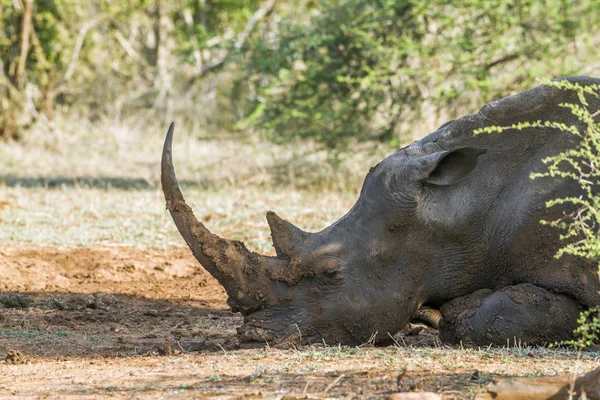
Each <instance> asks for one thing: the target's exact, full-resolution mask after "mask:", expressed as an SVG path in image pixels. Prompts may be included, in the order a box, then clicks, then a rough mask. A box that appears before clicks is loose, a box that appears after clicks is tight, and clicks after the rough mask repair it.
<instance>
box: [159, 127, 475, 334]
mask: <svg viewBox="0 0 600 400" xmlns="http://www.w3.org/2000/svg"><path fill="white" fill-rule="evenodd" d="M172 139H173V124H171V127H170V128H169V131H168V134H167V137H166V140H165V145H164V149H163V155H162V178H161V179H162V189H163V191H164V194H165V198H166V202H167V208H168V210H169V211H170V213H171V216H172V217H173V220H174V221H175V224H176V225H177V228H178V230H179V232H180V233H181V235H182V236H183V238H184V239H185V240H186V242H187V244H188V245H189V247H190V249H191V250H192V252H193V254H194V256H195V257H196V258H197V260H198V261H199V262H200V264H202V266H203V267H204V268H205V269H206V270H207V271H208V272H209V273H210V274H211V275H213V276H214V277H215V278H216V279H217V280H218V281H219V283H220V284H221V285H223V287H224V288H225V290H226V291H227V294H228V296H229V299H228V302H227V303H228V305H229V306H230V307H231V308H232V310H234V311H239V312H241V313H242V314H243V316H244V325H243V326H242V327H240V328H239V329H238V334H239V336H240V340H241V341H242V342H268V343H269V344H274V345H277V344H290V343H315V342H323V341H325V342H326V343H328V344H334V343H343V344H348V345H356V344H361V343H365V342H367V341H369V340H373V339H375V340H376V341H382V340H386V339H389V336H388V334H392V335H393V334H394V333H396V332H397V331H398V330H399V329H401V328H402V327H403V326H404V325H405V324H406V323H407V322H408V321H409V319H410V317H411V316H412V315H413V313H414V312H415V311H416V310H417V309H418V307H420V306H421V305H422V304H423V303H424V302H425V301H429V300H431V299H435V297H436V293H435V288H431V287H430V279H427V277H428V276H429V277H430V276H431V275H432V274H435V273H436V272H435V271H431V268H432V267H431V266H432V265H433V264H435V263H432V257H435V254H436V251H437V250H441V248H440V249H438V248H437V247H436V246H443V245H444V238H445V237H448V236H449V235H454V234H455V233H454V232H452V231H451V226H452V223H451V222H452V218H453V216H452V215H446V214H445V212H444V210H447V208H446V207H444V206H443V205H442V206H441V207H434V206H432V205H433V204H432V202H431V201H429V202H427V201H424V199H427V198H428V196H431V194H432V192H434V191H436V190H448V188H452V187H454V186H458V185H457V184H458V182H459V181H461V180H463V178H465V177H467V176H468V175H469V174H470V172H471V171H472V170H473V169H474V168H475V167H476V166H477V162H478V157H479V156H480V155H481V154H482V153H483V151H482V150H478V149H475V148H470V147H464V148H458V149H454V150H451V151H448V150H444V149H442V148H429V149H428V150H427V151H422V154H421V153H419V152H420V151H421V150H418V149H417V150H416V152H417V153H416V154H410V157H408V155H407V151H410V149H405V150H401V151H399V152H397V153H395V154H393V155H391V156H389V157H387V158H386V159H384V160H383V161H382V162H380V163H379V164H378V165H377V166H375V167H374V168H371V171H370V172H369V173H368V175H367V176H366V178H365V181H364V184H363V187H362V190H361V193H360V196H359V198H358V200H357V202H356V204H355V205H354V206H353V207H352V209H351V210H350V211H349V212H348V213H347V214H346V215H344V216H343V217H342V218H341V219H339V220H338V221H337V222H335V223H334V224H333V225H331V226H329V227H327V228H326V229H324V230H322V231H321V232H316V233H309V232H305V231H303V230H301V229H299V228H297V227H295V226H294V225H292V224H291V223H289V222H287V221H285V220H283V219H281V218H280V217H278V216H277V215H276V214H275V213H273V212H268V213H267V220H268V223H269V226H270V228H271V236H272V239H273V245H274V247H275V250H276V253H277V256H276V257H267V256H263V255H259V254H256V253H254V252H251V251H249V250H248V249H247V248H246V246H245V245H244V244H243V243H241V242H239V241H232V240H228V239H223V238H221V237H219V236H217V235H215V234H213V233H211V232H210V231H209V230H208V229H207V228H206V227H205V226H204V225H203V224H202V223H201V222H200V221H198V220H197V219H196V217H195V216H194V214H193V212H192V210H191V209H190V207H188V206H187V205H186V203H185V201H184V198H183V195H182V193H181V191H180V188H179V186H178V183H177V179H176V177H175V172H174V167H173V161H172V153H171V152H172V150H171V148H172ZM430 147H431V146H430ZM444 222H448V223H444ZM436 237H437V238H439V240H436V239H435V238H436ZM424 238H429V239H428V241H427V244H425V242H424V240H425V239H424ZM431 238H433V240H432V239H431Z"/></svg>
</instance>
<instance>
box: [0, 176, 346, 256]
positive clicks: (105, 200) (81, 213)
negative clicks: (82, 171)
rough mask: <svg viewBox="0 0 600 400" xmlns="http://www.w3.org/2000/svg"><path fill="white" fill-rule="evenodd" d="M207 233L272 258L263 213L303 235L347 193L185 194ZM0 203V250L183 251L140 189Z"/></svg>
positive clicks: (35, 191)
mask: <svg viewBox="0 0 600 400" xmlns="http://www.w3.org/2000/svg"><path fill="white" fill-rule="evenodd" d="M184 192H185V195H186V198H187V199H188V203H189V204H190V205H191V206H192V207H193V208H194V210H195V213H196V215H197V216H198V218H199V219H201V220H202V221H204V222H205V223H206V224H207V226H208V227H209V229H211V230H213V231H214V232H215V233H217V234H220V235H222V236H224V237H228V238H232V239H238V240H242V241H244V242H245V243H246V244H247V245H248V246H249V247H250V248H251V249H253V250H256V251H260V252H263V253H271V252H272V246H271V242H270V233H269V229H268V226H267V223H266V220H265V213H266V212H267V211H268V210H274V211H276V212H277V213H279V214H280V215H281V216H283V217H285V218H287V219H289V220H290V221H293V222H294V223H297V224H298V225H299V226H301V227H302V228H304V229H306V230H309V231H318V230H320V229H323V228H324V227H326V226H327V225H329V224H331V223H332V222H333V221H335V220H336V219H338V218H339V217H341V216H342V215H343V214H344V213H345V212H346V211H348V210H349V209H350V207H351V206H352V204H353V203H354V201H355V198H356V196H355V195H354V194H350V193H346V194H336V193H333V192H317V191H298V190H291V189H288V190H281V191H276V192H275V191H269V190H266V189H256V188H255V189H249V188H246V189H233V188H228V189H222V190H215V189H194V188H187V189H185V190H184ZM1 193H2V194H1V197H0V201H1V202H0V243H3V244H14V245H21V244H30V245H31V244H34V245H39V246H42V245H56V246H102V245H104V246H106V245H120V246H137V247H145V248H164V247H167V246H182V245H184V242H183V240H182V239H181V237H180V236H179V234H178V233H177V230H176V228H175V226H174V224H173V221H172V220H171V217H170V215H169V213H168V212H167V211H166V210H165V206H164V203H165V202H164V197H163V194H162V192H161V191H159V190H158V189H156V188H150V189H147V190H118V189H108V190H106V189H86V188H80V187H64V188H58V189H53V190H52V189H51V190H48V189H44V188H39V187H38V188H23V187H5V188H3V189H2V192H1Z"/></svg>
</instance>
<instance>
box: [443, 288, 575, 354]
mask: <svg viewBox="0 0 600 400" xmlns="http://www.w3.org/2000/svg"><path fill="white" fill-rule="evenodd" d="M582 310H583V307H582V306H581V305H580V304H579V303H578V302H577V301H576V300H574V299H573V298H571V297H569V296H566V295H563V294H556V293H552V292H549V291H547V290H545V289H542V288H541V287H538V286H535V285H531V284H528V283H524V284H519V285H515V286H509V287H506V288H504V289H502V290H499V291H497V292H492V291H491V290H489V289H483V290H479V291H477V292H475V293H472V294H470V295H467V296H463V297H459V298H456V299H454V300H452V301H450V302H448V303H446V304H444V305H443V306H442V308H441V313H442V320H441V321H440V337H441V339H442V341H443V342H448V343H457V344H458V343H462V344H464V345H468V346H485V345H489V344H494V345H499V346H505V345H508V346H513V345H515V344H528V345H543V344H547V343H553V342H557V341H561V340H567V339H571V338H572V337H573V330H574V329H575V328H577V319H578V317H579V314H580V312H581V311H582Z"/></svg>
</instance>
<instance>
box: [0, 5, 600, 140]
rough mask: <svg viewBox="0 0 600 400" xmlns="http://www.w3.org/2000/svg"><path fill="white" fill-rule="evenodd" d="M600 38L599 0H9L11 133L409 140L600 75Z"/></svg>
mask: <svg viewBox="0 0 600 400" xmlns="http://www.w3.org/2000/svg"><path fill="white" fill-rule="evenodd" d="M599 43H600V0H545V1H537V0H520V1H516V0H452V1H441V0H427V1H416V0H403V1H396V0H380V1H371V0H320V1H315V0H296V1H284V0H280V1H279V2H276V1H275V0H262V1H261V0H173V1H168V2H167V1H165V0H124V1H119V2H114V1H110V0H90V1H86V2H82V1H77V0H0V108H1V111H0V135H1V136H3V137H4V138H20V137H23V136H25V135H27V132H28V131H29V128H30V127H31V126H32V125H34V124H43V125H44V127H45V128H48V130H52V129H58V128H57V127H54V125H53V122H52V121H53V119H54V118H55V117H56V116H57V114H61V115H70V116H71V117H72V118H73V121H77V120H78V119H85V120H86V121H92V122H93V121H97V120H103V121H107V120H108V121H112V122H114V123H116V124H120V123H121V124H122V123H126V124H127V125H128V126H131V127H135V128H137V129H139V130H144V129H145V128H148V127H149V126H152V127H154V125H155V124H156V123H157V121H160V123H161V124H163V123H164V124H165V125H166V123H167V121H169V120H171V119H176V120H177V121H178V122H179V123H183V125H184V127H185V128H186V130H189V131H192V132H196V133H197V134H198V133H199V132H213V133H210V134H209V135H208V136H210V137H214V136H216V135H223V134H230V133H232V132H233V133H237V134H242V135H256V134H263V133H264V134H267V136H268V137H269V138H270V139H272V140H274V141H276V142H282V143H287V142H290V141H293V140H295V138H307V139H311V140H314V141H317V142H319V143H321V144H324V145H326V146H328V147H330V148H344V147H347V146H348V145H349V144H352V143H354V142H356V141H366V140H378V141H384V142H386V143H389V144H391V145H394V146H395V145H398V144H400V143H406V142H407V141H410V140H411V139H414V138H415V136H416V133H415V131H417V132H418V134H420V135H422V134H424V133H426V132H427V131H428V130H430V129H432V128H434V127H435V126H434V124H436V123H441V122H444V121H445V120H446V119H451V118H452V117H455V116H460V114H463V113H465V112H472V111H475V110H476V109H477V108H478V107H479V106H480V105H481V104H483V103H484V102H487V101H490V100H493V99H495V98H498V97H501V96H504V95H507V94H511V93H514V92H518V91H520V90H522V89H524V88H528V87H531V86H535V85H536V84H537V83H538V82H537V81H538V80H540V79H545V78H550V77H556V76H560V75H569V74H593V71H596V70H597V69H598V67H600V60H599V57H598V55H597V53H598V52H597V51H595V49H597V47H598V44H599ZM151 121H153V123H152V122H151ZM423 121H425V122H423ZM204 135H205V136H206V134H204Z"/></svg>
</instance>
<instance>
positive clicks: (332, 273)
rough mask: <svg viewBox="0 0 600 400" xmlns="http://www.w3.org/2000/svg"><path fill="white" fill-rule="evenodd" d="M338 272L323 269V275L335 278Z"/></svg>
mask: <svg viewBox="0 0 600 400" xmlns="http://www.w3.org/2000/svg"><path fill="white" fill-rule="evenodd" d="M337 274H338V271H325V276H326V277H327V278H335V277H336V276H337Z"/></svg>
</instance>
